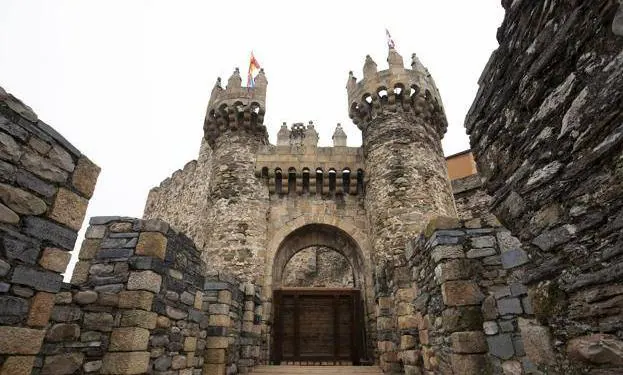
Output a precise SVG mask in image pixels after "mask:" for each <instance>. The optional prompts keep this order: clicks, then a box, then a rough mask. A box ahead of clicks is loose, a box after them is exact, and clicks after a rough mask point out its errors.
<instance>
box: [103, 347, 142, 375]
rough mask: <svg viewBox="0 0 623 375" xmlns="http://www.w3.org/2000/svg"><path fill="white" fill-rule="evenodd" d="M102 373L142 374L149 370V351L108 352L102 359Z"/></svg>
mask: <svg viewBox="0 0 623 375" xmlns="http://www.w3.org/2000/svg"><path fill="white" fill-rule="evenodd" d="M101 371H102V372H101V373H102V374H123V375H133V374H144V373H147V372H149V352H126V353H114V352H109V353H106V354H105V355H104V359H103V360H102V370H101Z"/></svg>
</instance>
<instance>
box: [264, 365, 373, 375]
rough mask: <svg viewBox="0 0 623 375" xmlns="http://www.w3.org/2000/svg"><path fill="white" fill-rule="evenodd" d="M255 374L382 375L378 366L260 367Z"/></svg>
mask: <svg viewBox="0 0 623 375" xmlns="http://www.w3.org/2000/svg"><path fill="white" fill-rule="evenodd" d="M253 374H267V375H297V374H305V375H316V374H317V375H359V374H362V375H363V374H365V375H382V374H383V372H382V371H381V369H380V368H379V367H377V366H258V367H256V368H254V369H253Z"/></svg>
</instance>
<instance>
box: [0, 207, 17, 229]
mask: <svg viewBox="0 0 623 375" xmlns="http://www.w3.org/2000/svg"><path fill="white" fill-rule="evenodd" d="M0 222H2V223H7V224H12V225H16V224H18V223H19V215H18V214H16V213H15V212H14V211H13V210H11V209H10V208H8V207H7V206H5V205H3V204H2V203H0Z"/></svg>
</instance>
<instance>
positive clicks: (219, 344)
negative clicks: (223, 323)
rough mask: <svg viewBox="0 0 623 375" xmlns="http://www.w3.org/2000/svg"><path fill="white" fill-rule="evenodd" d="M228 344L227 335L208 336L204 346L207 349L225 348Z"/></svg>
mask: <svg viewBox="0 0 623 375" xmlns="http://www.w3.org/2000/svg"><path fill="white" fill-rule="evenodd" d="M228 346H229V338H228V337H219V336H210V337H208V338H207V339H206V348H208V349H227V347H228Z"/></svg>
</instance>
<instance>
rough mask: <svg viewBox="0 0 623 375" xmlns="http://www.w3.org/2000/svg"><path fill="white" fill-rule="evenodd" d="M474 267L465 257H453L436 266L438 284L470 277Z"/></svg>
mask: <svg viewBox="0 0 623 375" xmlns="http://www.w3.org/2000/svg"><path fill="white" fill-rule="evenodd" d="M471 271H472V268H471V266H470V264H469V262H468V261H466V260H465V259H453V260H450V261H448V262H445V263H440V264H438V265H437V267H435V279H436V281H437V283H438V284H441V283H444V282H446V281H451V280H461V279H468V278H469V277H470V276H471V274H472V272H471Z"/></svg>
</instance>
